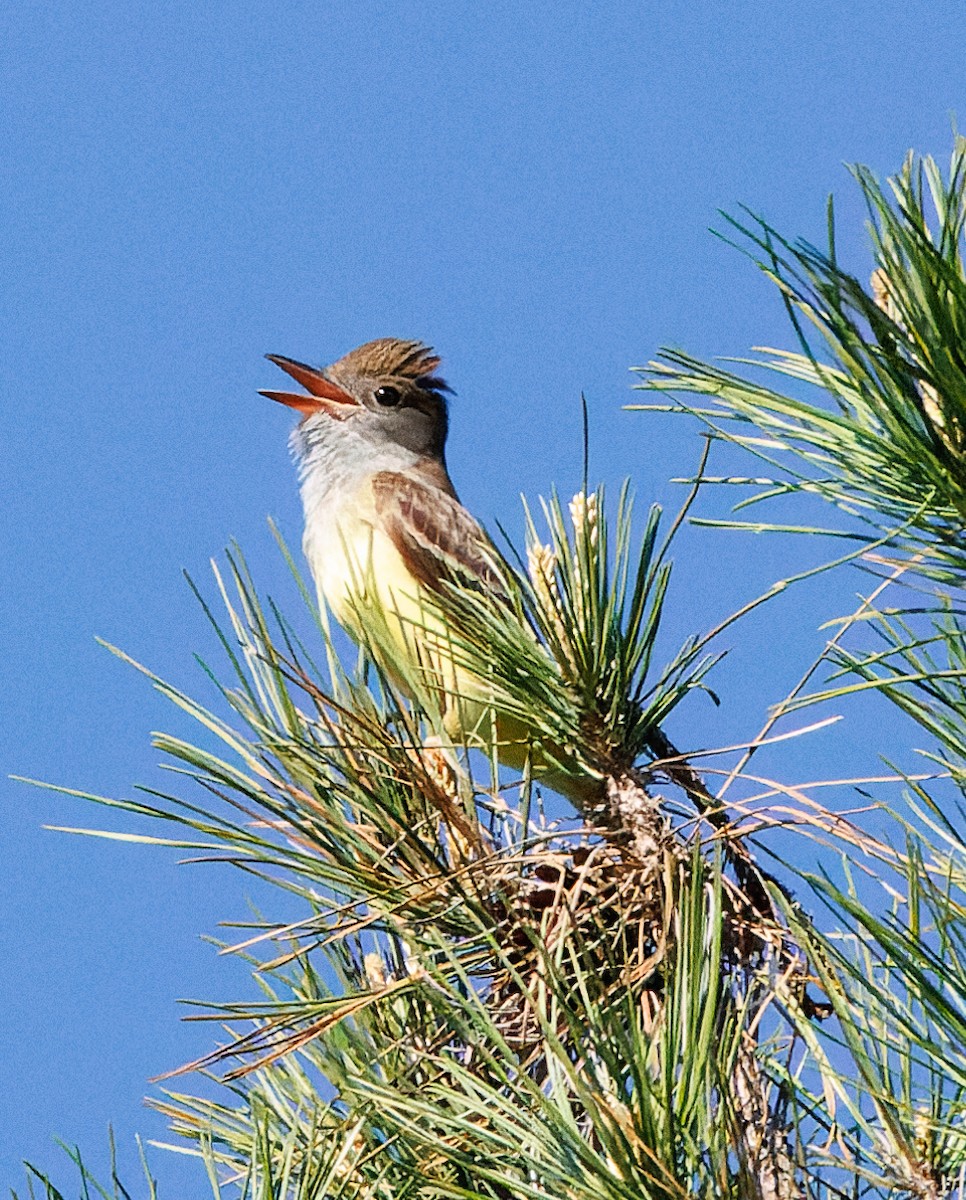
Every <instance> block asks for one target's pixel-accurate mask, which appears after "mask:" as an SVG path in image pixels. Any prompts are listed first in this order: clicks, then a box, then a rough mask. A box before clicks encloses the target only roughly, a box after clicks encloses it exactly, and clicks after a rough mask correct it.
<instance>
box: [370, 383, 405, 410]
mask: <svg viewBox="0 0 966 1200" xmlns="http://www.w3.org/2000/svg"><path fill="white" fill-rule="evenodd" d="M372 395H373V397H374V399H375V401H376V403H377V404H381V405H382V407H383V408H392V407H393V406H394V405H396V404H398V403H399V401H400V400H401V399H402V397H401V396H400V395H399V388H394V387H380V388H376V390H375V391H374V392H373V393H372Z"/></svg>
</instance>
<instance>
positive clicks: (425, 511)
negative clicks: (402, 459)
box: [372, 471, 505, 596]
mask: <svg viewBox="0 0 966 1200" xmlns="http://www.w3.org/2000/svg"><path fill="white" fill-rule="evenodd" d="M372 491H373V497H374V499H375V504H376V513H377V515H378V517H379V521H380V524H381V525H382V527H383V529H385V531H386V533H388V535H389V537H390V538H391V539H392V542H393V545H394V546H395V547H396V549H397V551H398V552H399V555H400V557H401V558H402V560H403V562H404V563H405V564H406V566H407V568H408V569H409V570H410V571H411V572H412V574H413V576H414V577H415V578H416V579H417V580H418V581H419V583H420V584H422V585H423V586H424V587H427V588H430V589H431V590H432V591H437V592H438V591H439V590H440V585H441V584H442V583H443V582H444V581H450V582H453V583H463V584H469V585H471V586H476V587H481V588H483V589H484V590H486V591H488V592H491V593H493V594H494V595H497V596H502V595H504V594H505V586H504V584H503V581H502V580H501V578H500V574H499V571H498V569H497V566H496V564H497V562H498V561H499V556H498V554H497V552H496V549H495V548H494V546H493V544H492V542H491V541H490V539H489V538H488V537H487V536H486V534H485V533H484V532H483V530H482V529H481V528H480V526H479V525H478V524H477V522H476V521H475V520H474V519H473V518H472V517H471V516H470V514H469V513H468V512H467V511H466V509H465V508H464V507H463V505H462V504H460V502H459V500H457V499H456V496H455V495H454V494H450V492H447V491H443V490H442V488H439V487H436V486H434V485H433V484H431V483H424V482H423V481H422V480H421V479H419V478H417V477H415V476H414V475H412V474H410V473H408V472H407V473H403V472H399V471H380V472H378V474H376V475H374V476H373V478H372Z"/></svg>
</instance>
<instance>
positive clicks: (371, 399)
mask: <svg viewBox="0 0 966 1200" xmlns="http://www.w3.org/2000/svg"><path fill="white" fill-rule="evenodd" d="M267 357H268V359H269V361H270V362H273V363H275V365H276V366H278V367H281V368H282V370H283V371H285V373H286V374H288V375H290V376H291V377H292V378H293V379H294V380H295V381H296V383H299V384H301V385H302V387H304V388H305V389H306V390H305V392H304V393H301V392H299V393H296V392H276V391H263V392H261V393H260V394H261V395H262V396H268V398H269V399H271V400H277V401H278V402H279V403H280V404H287V405H288V406H289V408H294V409H296V411H298V412H300V413H301V414H302V422H301V426H300V430H301V431H302V432H303V433H304V435H305V437H306V439H307V440H314V437H313V435H317V436H318V437H319V439H320V440H324V441H327V442H328V441H331V440H332V438H333V437H334V436H336V435H337V434H338V433H341V432H342V431H343V430H344V432H345V433H346V434H349V433H350V431H351V434H352V435H353V436H352V438H351V440H352V441H353V442H355V441H356V440H357V439H358V438H362V439H363V440H364V441H365V442H367V443H369V444H370V445H371V446H372V448H373V449H376V448H381V447H387V446H398V447H400V448H401V449H403V450H407V451H409V452H411V453H412V454H414V455H416V456H418V457H424V456H425V457H428V458H433V459H439V460H441V459H442V457H443V450H444V447H445V444H446V432H447V414H446V397H445V394H444V393H446V392H448V391H449V390H450V389H449V388H448V387H447V385H446V383H445V382H444V381H443V380H442V379H441V378H440V377H439V376H438V375H436V374H434V372H435V370H436V368H437V367H438V366H439V363H440V360H439V358H438V357H437V356H436V355H435V354H434V353H433V351H432V350H431V349H430V348H429V347H428V346H424V345H423V344H422V343H421V342H407V341H401V340H400V339H398V338H378V339H377V340H376V341H374V342H366V343H365V345H363V346H359V347H357V349H355V350H350V351H349V353H348V354H346V355H344V356H343V357H342V358H340V359H339V360H338V362H335V363H333V364H332V365H331V366H329V367H322V368H316V367H308V366H305V364H304V363H300V362H295V361H294V359H291V358H283V357H282V356H280V355H277V354H269V355H267Z"/></svg>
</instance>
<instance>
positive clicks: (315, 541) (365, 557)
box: [303, 481, 420, 627]
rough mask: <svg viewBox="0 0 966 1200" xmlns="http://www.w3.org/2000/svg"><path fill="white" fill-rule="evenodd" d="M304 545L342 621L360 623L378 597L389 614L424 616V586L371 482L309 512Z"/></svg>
mask: <svg viewBox="0 0 966 1200" xmlns="http://www.w3.org/2000/svg"><path fill="white" fill-rule="evenodd" d="M303 548H304V550H305V557H306V559H307V560H308V563H309V567H310V569H311V571H312V576H313V578H314V579H315V585H316V587H317V588H318V591H319V593H320V596H321V597H322V598H323V599H324V600H325V603H326V605H327V606H328V608H329V609H330V610H331V611H332V613H333V615H334V616H335V618H336V620H337V621H338V622H339V623H340V624H341V625H347V626H349V627H351V626H353V625H356V624H358V614H359V612H360V611H364V609H365V608H366V607H367V606H368V604H369V603H371V602H372V601H373V600H377V601H378V603H379V604H380V607H381V608H382V609H384V610H385V611H386V612H387V613H396V614H398V615H399V616H400V617H402V618H403V619H405V620H406V621H408V622H413V621H418V620H419V611H420V600H419V592H420V586H419V584H418V582H417V581H416V580H415V579H414V578H413V576H412V575H411V574H410V573H409V571H408V570H407V568H406V566H405V563H404V562H403V559H402V557H401V555H400V554H399V551H398V550H397V549H396V546H395V544H394V543H393V541H392V539H391V538H390V537H389V535H388V534H387V533H386V531H385V529H384V528H383V526H382V524H381V522H380V519H379V516H378V513H377V511H376V505H375V498H374V496H373V492H372V488H371V486H370V485H369V483H368V481H366V482H363V483H362V484H361V485H360V486H358V487H356V488H354V489H353V490H352V492H351V493H350V494H349V495H346V496H343V497H340V498H339V499H338V501H337V502H336V501H335V498H334V497H333V496H332V495H331V494H330V495H329V497H328V498H327V500H326V501H325V502H324V503H320V504H318V505H317V506H315V508H314V509H312V510H310V511H307V512H306V514H305V537H304V541H303ZM360 602H361V604H360Z"/></svg>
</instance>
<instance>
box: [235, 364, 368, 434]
mask: <svg viewBox="0 0 966 1200" xmlns="http://www.w3.org/2000/svg"><path fill="white" fill-rule="evenodd" d="M265 357H266V358H267V359H268V361H269V362H273V363H274V364H275V365H276V366H277V367H281V368H282V370H283V371H284V372H285V374H286V375H291V376H292V378H293V379H294V380H295V382H296V383H300V384H301V385H302V387H304V388H305V389H306V390H307V391H308V392H309V395H307V396H306V395H303V394H301V393H299V392H259V393H258V394H259V395H260V396H267V397H268V398H269V400H277V401H278V402H279V404H287V405H288V407H289V408H294V409H297V410H298V411H299V412H300V413H302V414H303V415H304V416H306V417H310V416H312V414H313V413H317V412H325V413H328V414H329V416H330V417H336V418H337V419H338V420H340V421H341V420H344V419H345V418H346V417H347V416H348V415H349V413H350V412H351V411H352V409H353V408H358V401H357V400H354V399H353V398H352V396H350V395H349V393H348V392H344V391H343V390H342V388H340V387H336V385H335V384H334V383H332V382H331V380H328V379H326V377H325V376H324V375H323V374H322V372H321V371H317V370H316V369H315V367H307V366H306V365H305V364H304V363H300V362H296V361H295V359H294V358H283V356H282V355H280V354H266V355H265Z"/></svg>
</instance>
